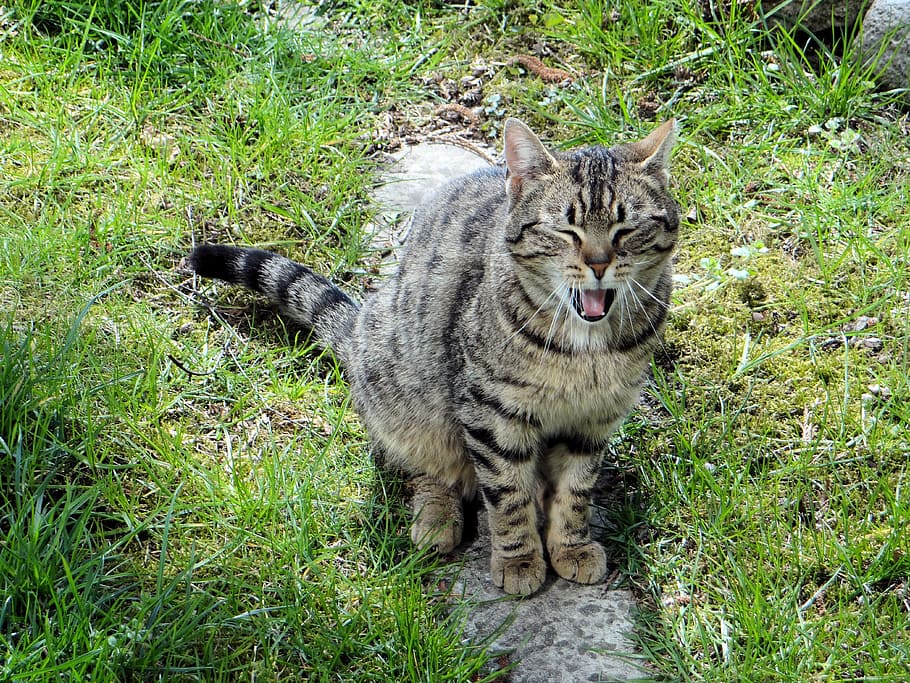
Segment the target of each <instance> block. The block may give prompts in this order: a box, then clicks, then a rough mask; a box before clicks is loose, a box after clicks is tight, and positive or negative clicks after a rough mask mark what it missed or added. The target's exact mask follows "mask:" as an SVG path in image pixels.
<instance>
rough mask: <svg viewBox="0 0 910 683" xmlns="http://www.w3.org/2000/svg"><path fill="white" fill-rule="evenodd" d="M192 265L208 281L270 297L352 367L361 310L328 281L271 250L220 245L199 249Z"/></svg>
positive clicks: (192, 254) (287, 314) (189, 262)
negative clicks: (353, 347)
mask: <svg viewBox="0 0 910 683" xmlns="http://www.w3.org/2000/svg"><path fill="white" fill-rule="evenodd" d="M187 263H188V264H189V266H190V267H191V268H192V269H193V270H194V271H196V273H198V274H199V275H202V276H203V277H211V278H218V279H219V280H224V281H226V282H230V283H232V284H237V285H243V286H245V287H248V288H249V289H252V290H253V291H255V292H259V293H260V294H263V295H265V296H266V297H267V298H268V299H269V300H270V301H272V302H273V303H276V304H277V305H278V307H279V309H280V310H281V312H282V313H283V314H284V315H286V316H287V317H288V318H289V319H291V320H293V321H294V322H296V323H298V324H300V325H302V326H303V327H306V328H308V329H310V330H312V331H313V333H314V334H315V335H316V338H317V339H318V340H319V341H320V342H321V343H322V344H323V345H324V346H330V347H331V348H332V350H333V351H334V352H335V355H336V356H338V358H339V360H341V362H342V363H343V364H345V365H347V364H348V361H349V359H350V355H351V353H352V334H353V329H354V321H355V320H356V319H357V313H358V311H359V310H360V306H359V305H358V304H357V303H356V302H355V301H354V300H353V299H351V297H349V296H348V295H347V294H345V293H344V292H342V291H341V290H340V289H338V287H336V286H335V285H333V284H332V283H331V282H329V281H328V280H327V279H326V278H324V277H322V276H321V275H318V274H316V273H314V272H313V271H312V270H310V269H309V268H307V267H306V266H303V265H300V264H299V263H295V262H294V261H291V260H289V259H286V258H285V257H284V256H279V255H278V254H273V253H271V252H269V251H262V250H261V249H245V248H241V247H229V246H224V245H220V244H204V245H202V246H199V247H196V248H195V249H194V250H193V252H192V253H191V254H190V255H189V258H188V259H187Z"/></svg>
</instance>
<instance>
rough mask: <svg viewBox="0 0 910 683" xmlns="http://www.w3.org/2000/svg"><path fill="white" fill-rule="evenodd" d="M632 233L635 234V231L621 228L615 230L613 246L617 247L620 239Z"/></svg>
mask: <svg viewBox="0 0 910 683" xmlns="http://www.w3.org/2000/svg"><path fill="white" fill-rule="evenodd" d="M633 232H635V231H634V230H632V229H631V228H623V229H622V230H617V231H616V232H615V233H614V234H613V246H614V247H615V246H617V245H619V241H620V240H621V239H623V238H624V237H626V235H631V234H632V233H633Z"/></svg>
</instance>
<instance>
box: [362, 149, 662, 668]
mask: <svg viewBox="0 0 910 683" xmlns="http://www.w3.org/2000/svg"><path fill="white" fill-rule="evenodd" d="M489 156H492V155H489ZM488 165H489V160H488V159H486V158H484V157H483V156H481V155H479V154H476V153H474V152H471V151H470V150H468V149H464V148H462V147H458V146H455V145H450V144H439V143H426V144H419V145H415V146H411V147H405V148H404V149H403V150H401V151H400V152H398V153H396V154H395V155H393V156H392V158H391V160H390V165H389V167H388V168H387V169H386V171H385V173H383V175H382V177H381V179H380V184H379V186H378V187H377V188H376V189H375V191H374V193H373V200H374V201H375V202H376V204H377V205H378V207H379V208H380V211H379V212H378V215H377V216H376V218H375V220H374V238H373V240H372V241H373V245H374V247H376V248H377V249H380V250H383V251H386V252H387V253H388V254H389V257H388V258H387V259H386V261H387V264H388V265H389V266H390V267H394V257H395V252H396V251H397V249H398V247H400V246H401V244H402V243H403V242H404V240H405V239H406V236H407V221H406V220H403V219H404V218H405V217H406V216H407V215H408V214H410V212H411V211H413V210H414V208H416V206H417V205H418V204H420V203H421V202H423V201H424V200H425V199H427V198H428V197H430V196H431V195H432V193H433V192H435V190H436V189H438V188H439V186H441V185H442V184H443V183H445V182H446V181H447V180H449V179H450V178H454V177H456V176H459V175H463V174H465V173H470V172H472V171H474V170H476V169H478V168H484V167H487V166H488ZM596 512H597V508H595V514H596ZM593 526H594V528H595V529H596V527H597V526H598V524H597V520H596V519H595V521H594V524H593ZM489 562H490V536H489V531H488V528H487V524H486V515H485V514H484V513H483V511H481V512H480V514H479V519H478V522H477V533H476V536H475V537H474V540H473V541H471V543H470V544H469V545H468V546H467V548H466V549H465V550H464V556H463V565H462V566H461V568H460V571H459V572H458V573H457V575H456V576H454V577H452V581H453V582H454V583H453V594H454V595H456V596H457V595H461V596H463V600H464V602H463V603H462V604H461V605H458V606H456V609H464V614H465V618H466V621H465V634H464V635H465V637H466V638H468V639H470V640H472V641H475V642H487V643H490V647H491V651H492V652H497V653H499V652H502V653H507V656H506V657H505V660H506V661H507V662H508V663H514V664H515V667H514V668H513V669H512V671H511V672H510V673H509V678H508V680H509V681H511V682H512V683H538V682H540V683H543V682H544V681H546V682H547V683H554V682H555V683H561V682H566V683H576V682H580V681H629V680H635V679H641V678H642V677H644V676H645V675H646V673H645V672H644V671H643V670H642V669H641V668H639V667H637V666H635V664H634V662H635V661H637V660H638V659H639V657H638V656H637V655H636V653H635V650H634V647H633V645H632V643H631V642H630V640H629V634H630V633H631V632H632V630H633V623H632V613H633V609H634V606H635V602H634V599H633V597H632V594H631V593H630V592H629V591H626V590H612V589H609V588H607V587H606V586H605V585H597V586H581V585H578V584H575V583H570V582H568V581H565V580H563V579H560V578H558V577H556V576H555V575H552V576H550V577H548V579H547V582H546V583H545V584H544V586H543V588H542V589H541V590H540V591H539V592H538V593H536V594H534V595H532V596H530V597H528V598H522V599H517V598H512V597H510V596H507V595H505V594H504V593H503V592H502V591H501V590H499V589H497V588H495V587H494V586H493V584H492V582H491V581H490V572H489Z"/></svg>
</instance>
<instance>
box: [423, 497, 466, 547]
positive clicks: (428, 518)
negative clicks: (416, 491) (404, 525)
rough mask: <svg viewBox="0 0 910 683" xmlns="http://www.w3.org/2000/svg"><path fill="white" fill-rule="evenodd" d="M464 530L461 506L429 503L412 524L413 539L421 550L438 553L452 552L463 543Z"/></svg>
mask: <svg viewBox="0 0 910 683" xmlns="http://www.w3.org/2000/svg"><path fill="white" fill-rule="evenodd" d="M463 531H464V522H463V520H462V513H461V507H460V506H459V507H458V509H457V510H455V509H454V508H452V507H449V508H445V507H443V506H433V505H428V506H426V507H424V508H422V509H421V510H420V511H419V512H418V513H417V517H416V518H415V519H414V521H413V523H412V524H411V540H412V541H413V542H414V545H416V546H417V547H418V548H420V549H421V550H424V549H430V550H434V551H435V552H437V553H442V554H445V553H449V552H452V551H453V550H454V549H455V547H456V546H457V545H458V544H459V543H461V535H462V532H463Z"/></svg>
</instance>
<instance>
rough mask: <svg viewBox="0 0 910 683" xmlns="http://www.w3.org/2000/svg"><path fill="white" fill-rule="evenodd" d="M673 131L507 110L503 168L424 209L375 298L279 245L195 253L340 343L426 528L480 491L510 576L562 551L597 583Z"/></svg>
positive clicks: (672, 210) (662, 232)
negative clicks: (576, 137)
mask: <svg viewBox="0 0 910 683" xmlns="http://www.w3.org/2000/svg"><path fill="white" fill-rule="evenodd" d="M674 138H675V124H674V123H673V122H672V121H671V122H667V123H666V124H664V125H663V126H661V127H660V128H658V129H657V130H655V131H654V132H653V133H652V134H651V135H649V136H648V137H647V138H645V139H644V140H641V141H639V142H636V143H633V144H627V145H619V146H616V147H613V148H610V149H606V148H603V147H589V148H584V149H579V150H575V151H571V152H567V153H551V152H550V151H548V150H547V149H546V148H544V147H543V145H541V143H540V141H539V140H538V139H537V137H536V136H535V135H534V134H533V133H532V132H531V131H530V129H528V128H527V127H526V126H525V125H524V124H523V123H521V122H519V121H517V120H515V119H510V120H509V121H508V122H507V123H506V126H505V136H504V144H505V157H506V168H505V169H490V170H485V171H481V172H478V173H475V174H472V175H469V176H465V177H461V178H456V179H455V180H453V181H451V182H450V183H449V184H448V185H447V186H445V187H444V188H443V189H442V190H441V191H440V192H439V193H438V194H437V195H436V196H435V197H434V198H433V199H431V200H430V201H429V202H428V203H427V204H426V205H424V206H423V207H421V208H420V209H419V210H418V211H417V212H416V213H415V216H414V220H413V226H412V229H411V232H410V235H409V237H408V242H407V245H406V248H405V251H404V253H403V255H402V257H401V260H400V265H399V270H398V272H397V273H396V274H395V275H394V276H392V277H391V278H389V279H388V281H386V282H385V283H384V284H383V286H382V287H381V288H380V290H379V291H378V292H376V293H375V294H373V295H372V296H370V297H369V298H367V300H366V301H365V302H364V303H363V305H362V306H361V307H358V305H357V304H356V303H354V302H353V301H352V300H351V298H350V297H348V296H347V295H346V294H344V293H343V292H341V290H339V289H338V288H337V287H335V286H334V285H332V284H331V283H330V282H328V281H327V280H325V279H324V278H322V277H321V276H319V275H316V274H314V273H313V272H312V271H310V270H309V269H308V268H306V267H305V266H301V265H299V264H295V263H293V262H291V261H288V260H287V259H285V258H283V257H279V256H276V255H273V254H269V253H268V252H262V251H256V250H249V249H240V248H233V247H224V246H217V245H206V246H202V247H199V248H198V249H196V250H195V251H194V252H193V253H192V254H191V256H190V259H189V263H190V265H191V266H192V267H193V268H194V269H195V270H196V271H197V272H198V273H199V274H201V275H205V276H208V277H217V278H221V279H224V280H227V281H229V282H234V283H237V284H242V285H245V286H248V287H251V288H252V289H254V290H256V291H259V292H262V293H263V294H265V295H266V296H268V297H269V298H271V299H273V300H275V301H277V302H278V303H279V305H280V306H281V309H282V310H283V311H284V312H285V313H286V314H287V315H288V316H290V317H291V318H292V319H294V320H296V321H298V322H299V323H301V324H303V325H305V326H309V327H311V328H312V329H313V330H314V332H315V334H316V335H317V337H318V338H320V339H321V340H322V341H323V343H325V344H326V345H328V346H331V347H332V348H333V349H334V350H335V352H336V354H337V355H338V357H339V359H340V360H341V361H342V363H343V364H344V366H345V368H346V372H347V375H348V378H349V380H350V384H351V391H352V394H353V396H354V399H355V403H356V405H357V409H358V411H359V413H360V415H361V417H362V419H363V420H364V423H365V424H366V427H367V429H368V431H369V432H370V434H371V436H372V438H373V439H374V440H375V441H376V442H377V443H378V445H379V446H380V447H381V449H382V451H383V453H384V454H385V455H386V457H387V461H388V463H389V464H391V465H393V466H395V467H397V468H398V469H400V470H401V471H402V472H404V473H405V474H406V475H408V476H409V477H410V478H411V479H412V486H411V488H412V490H413V493H414V495H413V500H412V507H413V510H414V522H413V525H412V528H411V536H412V538H413V539H414V541H415V543H417V544H419V545H431V546H435V548H436V549H438V550H439V551H441V552H448V551H450V550H452V549H453V548H454V547H455V546H456V545H458V543H459V542H460V540H461V531H462V527H463V518H462V511H461V502H462V499H463V498H464V497H468V496H472V495H474V494H475V493H476V491H478V490H479V491H480V493H481V495H482V496H483V499H484V503H485V505H486V508H487V512H488V514H489V519H490V529H491V532H492V543H493V549H492V557H491V573H492V578H493V582H494V583H495V584H496V585H497V586H500V587H502V588H503V589H504V590H505V591H506V592H509V593H522V594H528V593H532V592H534V591H536V590H537V589H538V588H539V587H540V586H541V584H542V582H543V580H544V577H545V573H546V562H545V557H546V556H548V557H549V562H550V565H551V566H552V567H553V568H554V569H555V571H556V572H557V574H559V575H560V576H562V577H564V578H567V579H571V580H574V581H578V582H582V583H594V582H597V581H600V580H602V579H603V577H604V575H605V573H606V557H605V553H604V551H603V548H602V547H601V546H600V544H598V543H597V542H596V541H594V540H592V538H591V536H590V532H589V529H588V506H589V504H590V500H591V496H592V493H593V488H594V483H595V480H596V477H597V470H598V467H599V465H600V460H601V452H602V449H603V447H604V445H605V444H606V442H607V440H608V438H609V436H610V434H611V432H612V431H613V430H614V429H615V428H616V426H617V425H619V423H620V422H621V421H622V419H623V418H624V417H625V415H626V414H627V412H628V411H629V410H630V408H631V407H632V405H633V404H634V403H635V401H636V399H637V397H638V394H639V391H640V388H641V385H642V382H643V380H644V376H645V372H646V370H647V367H648V364H649V361H650V357H651V354H652V352H653V350H654V348H655V346H656V345H657V344H658V343H659V335H660V333H661V331H662V329H663V327H664V320H665V317H666V312H667V308H668V305H669V299H670V289H671V281H672V273H671V264H670V259H671V254H672V251H673V248H674V246H675V244H676V238H677V231H678V227H679V220H678V212H677V207H676V204H675V202H674V201H673V199H672V198H671V197H670V195H669V192H668V182H669V171H668V162H669V156H670V151H671V148H672V146H673V141H674ZM539 519H540V520H541V521H542V527H541V526H539V524H538V520H539ZM541 528H542V530H543V536H541V533H540V529H541Z"/></svg>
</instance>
